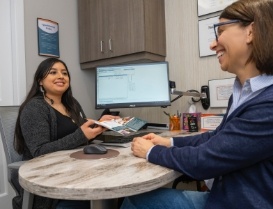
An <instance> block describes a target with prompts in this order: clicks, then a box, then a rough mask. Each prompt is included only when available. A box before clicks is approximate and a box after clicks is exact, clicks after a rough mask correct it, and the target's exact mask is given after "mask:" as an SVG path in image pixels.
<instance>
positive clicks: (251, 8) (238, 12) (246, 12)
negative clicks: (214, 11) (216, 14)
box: [220, 0, 273, 75]
mask: <svg viewBox="0 0 273 209" xmlns="http://www.w3.org/2000/svg"><path fill="white" fill-rule="evenodd" d="M220 18H225V19H230V20H234V19H236V20H240V21H241V25H242V27H244V26H247V25H249V24H251V23H252V22H253V41H252V46H253V51H252V53H251V55H250V57H249V59H248V61H247V62H254V63H256V67H257V69H258V70H259V71H260V72H261V73H266V74H268V75H273V0H239V1H236V2H234V3H233V4H231V5H230V6H228V7H226V8H225V9H224V10H223V12H222V13H221V15H220Z"/></svg>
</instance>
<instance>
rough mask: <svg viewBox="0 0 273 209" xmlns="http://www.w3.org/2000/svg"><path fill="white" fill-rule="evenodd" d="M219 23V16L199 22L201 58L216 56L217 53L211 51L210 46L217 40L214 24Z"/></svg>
mask: <svg viewBox="0 0 273 209" xmlns="http://www.w3.org/2000/svg"><path fill="white" fill-rule="evenodd" d="M218 22H219V16H216V17H212V18H207V19H204V20H199V22H198V36H199V56H200V57H204V56H210V55H216V52H215V51H212V50H210V44H211V42H212V41H214V40H215V38H216V37H215V33H214V28H213V24H215V23H218Z"/></svg>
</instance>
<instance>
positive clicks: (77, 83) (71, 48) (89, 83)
mask: <svg viewBox="0 0 273 209" xmlns="http://www.w3.org/2000/svg"><path fill="white" fill-rule="evenodd" d="M38 17H40V18H44V19H49V20H52V21H55V22H58V23H59V34H60V37H59V43H60V59H62V60H63V61H64V62H65V63H66V64H67V66H68V68H69V71H70V73H71V78H72V79H71V80H72V90H73V94H74V96H75V97H76V99H78V100H79V102H80V104H81V105H82V106H83V109H84V111H85V113H86V114H87V116H88V117H91V118H97V117H98V115H99V112H101V111H95V110H94V71H91V70H90V71H83V70H81V69H80V64H79V38H78V13H77V0H58V1H56V0H47V1H44V0H25V43H26V69H27V89H28V90H29V89H30V87H31V85H32V82H33V75H34V73H35V71H36V69H37V66H38V65H39V63H40V62H41V61H42V60H44V59H45V58H46V57H42V56H39V55H38V41H37V18H38ZM96 112H97V113H96Z"/></svg>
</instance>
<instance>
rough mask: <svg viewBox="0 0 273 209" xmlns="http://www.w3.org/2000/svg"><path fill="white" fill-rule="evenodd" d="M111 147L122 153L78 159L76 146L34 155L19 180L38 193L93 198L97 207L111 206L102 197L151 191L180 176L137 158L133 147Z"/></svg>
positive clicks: (76, 198)
mask: <svg viewBox="0 0 273 209" xmlns="http://www.w3.org/2000/svg"><path fill="white" fill-rule="evenodd" d="M109 148H110V149H113V150H117V151H118V152H119V155H118V156H117V157H114V158H109V159H106V158H102V159H97V160H90V159H89V160H87V159H75V158H71V157H70V154H72V153H74V152H77V151H79V150H80V149H75V150H67V151H58V152H54V153H50V154H47V155H43V156H40V157H37V158H34V159H32V160H30V161H27V162H26V163H25V164H23V165H22V166H21V167H20V170H19V182H20V184H21V186H22V187H23V188H24V189H25V190H26V191H28V192H30V193H33V194H36V195H40V196H44V197H49V198H55V199H71V200H92V201H91V204H92V205H93V206H92V207H94V208H95V207H99V208H111V207H110V206H109V205H107V203H105V202H106V201H103V200H106V199H113V198H119V197H125V196H130V195H135V194H140V193H144V192H147V191H151V190H154V189H157V188H159V187H161V186H164V185H166V184H167V183H169V182H171V181H173V180H174V179H176V178H177V177H179V176H180V175H181V173H179V172H176V171H173V170H171V169H168V168H165V167H162V166H159V165H155V164H152V163H149V162H147V161H146V160H145V159H142V158H137V157H135V156H134V155H133V154H132V152H131V148H130V147H128V148H121V147H109ZM95 205H96V206H95ZM92 209H93V208H92Z"/></svg>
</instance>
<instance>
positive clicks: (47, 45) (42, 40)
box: [37, 18, 60, 57]
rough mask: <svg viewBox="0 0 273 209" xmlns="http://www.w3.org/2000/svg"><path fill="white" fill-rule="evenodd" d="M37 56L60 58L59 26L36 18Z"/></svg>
mask: <svg viewBox="0 0 273 209" xmlns="http://www.w3.org/2000/svg"><path fill="white" fill-rule="evenodd" d="M37 30H38V54H39V55H41V56H49V57H60V49H59V24H58V23H57V22H54V21H51V20H47V19H43V18H37Z"/></svg>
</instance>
